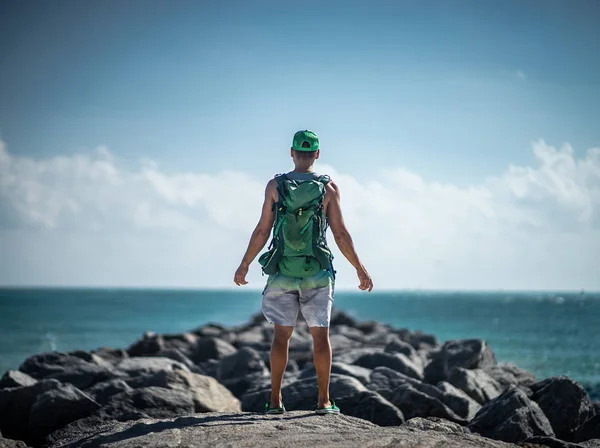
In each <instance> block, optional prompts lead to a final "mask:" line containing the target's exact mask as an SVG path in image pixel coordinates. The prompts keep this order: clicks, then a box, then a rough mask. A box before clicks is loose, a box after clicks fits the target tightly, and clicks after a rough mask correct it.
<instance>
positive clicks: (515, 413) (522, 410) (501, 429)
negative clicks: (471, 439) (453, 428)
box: [469, 386, 555, 443]
mask: <svg viewBox="0 0 600 448" xmlns="http://www.w3.org/2000/svg"><path fill="white" fill-rule="evenodd" d="M469 429H470V430H471V431H473V432H476V433H478V434H481V435H482V436H484V437H489V438H491V439H497V440H503V441H505V442H512V443H519V442H522V441H524V440H526V439H528V438H529V437H533V436H549V437H554V435H555V434H554V431H553V430H552V425H550V422H549V421H548V419H547V418H546V416H545V415H544V413H543V412H542V410H541V409H540V407H539V406H538V405H537V403H536V402H534V401H532V400H530V399H529V398H527V395H525V393H524V392H523V391H521V390H520V389H518V388H517V387H515V386H510V387H509V388H508V389H507V390H506V391H504V392H503V393H502V394H501V395H500V396H498V397H496V398H495V399H493V400H492V401H490V402H489V403H487V404H486V405H485V406H483V407H482V408H481V409H480V410H479V412H478V413H477V415H475V418H473V420H471V422H470V423H469Z"/></svg>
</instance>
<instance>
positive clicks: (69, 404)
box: [28, 384, 100, 445]
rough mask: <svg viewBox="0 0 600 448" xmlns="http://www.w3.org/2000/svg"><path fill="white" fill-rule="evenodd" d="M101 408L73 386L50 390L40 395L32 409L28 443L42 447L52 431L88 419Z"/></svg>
mask: <svg viewBox="0 0 600 448" xmlns="http://www.w3.org/2000/svg"><path fill="white" fill-rule="evenodd" d="M99 408H100V405H99V404H98V403H97V402H96V401H94V400H93V399H92V398H91V397H90V396H89V395H87V394H85V393H83V392H82V391H80V390H79V389H77V388H76V387H74V386H72V385H71V384H63V385H61V386H59V387H57V388H56V389H51V390H48V391H46V392H44V393H42V394H40V395H38V397H37V399H36V401H35V403H34V404H33V406H32V407H31V411H30V413H29V426H28V441H29V442H30V443H32V444H33V445H41V444H42V443H43V441H44V438H45V437H46V436H47V435H48V434H50V433H51V432H52V431H55V430H57V429H59V428H62V427H63V426H65V425H67V424H69V423H71V422H73V421H75V420H79V419H80V418H84V417H87V416H88V415H90V414H92V413H93V412H94V411H96V410H97V409H99Z"/></svg>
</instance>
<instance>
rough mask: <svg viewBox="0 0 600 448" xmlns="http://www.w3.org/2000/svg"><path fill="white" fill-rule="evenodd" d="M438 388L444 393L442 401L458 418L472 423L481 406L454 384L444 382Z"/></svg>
mask: <svg viewBox="0 0 600 448" xmlns="http://www.w3.org/2000/svg"><path fill="white" fill-rule="evenodd" d="M437 388H438V389H439V390H440V391H442V392H443V394H444V395H443V399H442V401H443V402H444V403H446V404H447V405H448V407H449V408H450V409H452V410H453V411H454V412H455V413H456V414H457V415H458V416H460V417H463V418H465V419H466V420H467V421H470V420H471V419H472V418H473V417H475V414H477V412H479V410H480V409H481V405H480V404H479V403H477V402H476V401H475V400H473V399H472V398H471V397H469V396H468V395H467V394H466V393H465V392H464V391H462V390H460V389H458V388H457V387H454V386H453V385H452V384H450V383H448V382H446V381H442V382H440V383H438V384H437Z"/></svg>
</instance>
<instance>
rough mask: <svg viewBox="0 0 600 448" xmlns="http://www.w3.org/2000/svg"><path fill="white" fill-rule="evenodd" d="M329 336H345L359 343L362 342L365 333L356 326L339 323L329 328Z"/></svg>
mask: <svg viewBox="0 0 600 448" xmlns="http://www.w3.org/2000/svg"><path fill="white" fill-rule="evenodd" d="M329 334H330V335H331V336H338V335H339V336H345V337H346V338H348V339H350V340H351V341H355V342H360V345H362V344H363V343H364V340H365V335H364V334H363V332H362V331H360V330H359V329H358V328H355V327H353V326H348V325H339V326H334V327H331V328H330V333H329Z"/></svg>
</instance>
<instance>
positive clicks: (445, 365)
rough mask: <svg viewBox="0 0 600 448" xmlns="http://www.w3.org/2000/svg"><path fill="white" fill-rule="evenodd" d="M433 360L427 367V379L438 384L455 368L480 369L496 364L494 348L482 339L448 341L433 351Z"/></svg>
mask: <svg viewBox="0 0 600 448" xmlns="http://www.w3.org/2000/svg"><path fill="white" fill-rule="evenodd" d="M431 359H432V360H431V362H430V363H429V364H428V365H427V367H426V368H425V380H426V381H427V382H428V383H431V384H436V383H438V382H440V381H445V380H447V379H448V377H449V375H450V373H451V371H452V370H453V369H454V368H457V367H460V368H463V369H480V368H483V367H489V366H494V365H496V356H495V355H494V352H493V350H492V349H491V347H490V346H489V345H487V343H486V342H485V341H484V340H482V339H461V340H455V341H447V342H446V343H445V344H444V345H443V346H442V347H441V348H440V349H439V350H438V351H436V352H432V353H431Z"/></svg>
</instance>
